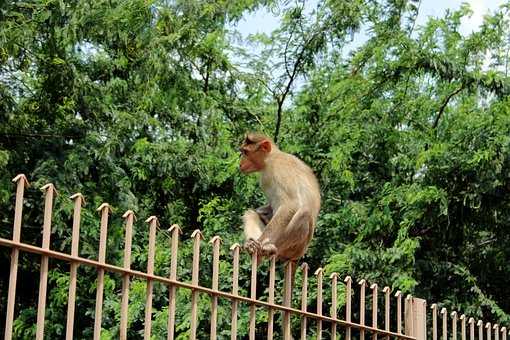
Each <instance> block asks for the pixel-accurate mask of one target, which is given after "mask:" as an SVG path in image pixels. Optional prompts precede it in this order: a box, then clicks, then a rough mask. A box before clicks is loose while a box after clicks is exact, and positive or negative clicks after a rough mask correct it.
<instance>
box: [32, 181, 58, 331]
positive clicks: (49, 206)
mask: <svg viewBox="0 0 510 340" xmlns="http://www.w3.org/2000/svg"><path fill="white" fill-rule="evenodd" d="M41 190H42V191H44V220H43V221H44V222H43V239H42V248H43V249H45V250H49V249H50V237H51V216H52V213H53V196H54V195H56V194H57V190H56V189H55V186H54V185H53V184H52V183H48V184H46V185H45V186H43V187H42V188H41ZM49 260H50V259H49V257H48V255H42V256H41V273H40V277H39V299H38V302H37V329H36V334H35V338H36V339H37V340H42V339H43V337H44V319H45V316H46V294H47V291H48V264H49Z"/></svg>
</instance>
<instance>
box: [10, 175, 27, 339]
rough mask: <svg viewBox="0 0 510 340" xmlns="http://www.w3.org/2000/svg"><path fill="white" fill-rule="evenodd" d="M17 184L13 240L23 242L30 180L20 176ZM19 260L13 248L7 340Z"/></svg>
mask: <svg viewBox="0 0 510 340" xmlns="http://www.w3.org/2000/svg"><path fill="white" fill-rule="evenodd" d="M12 181H13V182H14V183H16V203H15V208H14V225H13V228H12V229H13V234H12V240H13V241H14V242H19V241H20V240H21V216H22V212H23V194H24V192H25V188H28V186H29V184H28V180H27V178H26V177H25V175H23V174H19V175H18V176H16V177H14V179H13V180H12ZM18 259H19V249H18V248H16V247H13V248H12V251H11V267H10V272H9V293H8V296H7V313H6V317H5V339H6V340H10V339H11V338H12V325H13V322H14V305H15V303H16V281H17V278H18Z"/></svg>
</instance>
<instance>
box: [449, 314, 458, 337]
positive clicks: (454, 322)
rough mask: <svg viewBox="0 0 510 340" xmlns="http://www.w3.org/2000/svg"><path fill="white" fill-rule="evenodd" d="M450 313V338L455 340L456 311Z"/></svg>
mask: <svg viewBox="0 0 510 340" xmlns="http://www.w3.org/2000/svg"><path fill="white" fill-rule="evenodd" d="M450 315H451V317H452V340H457V312H456V311H453V312H452V313H451V314H450Z"/></svg>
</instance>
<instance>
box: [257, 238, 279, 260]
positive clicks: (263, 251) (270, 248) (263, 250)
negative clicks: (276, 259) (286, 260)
mask: <svg viewBox="0 0 510 340" xmlns="http://www.w3.org/2000/svg"><path fill="white" fill-rule="evenodd" d="M276 252H277V249H276V246H275V245H274V244H273V243H270V242H269V241H266V242H264V243H262V244H261V245H260V251H259V254H260V255H262V256H268V257H269V256H271V255H276Z"/></svg>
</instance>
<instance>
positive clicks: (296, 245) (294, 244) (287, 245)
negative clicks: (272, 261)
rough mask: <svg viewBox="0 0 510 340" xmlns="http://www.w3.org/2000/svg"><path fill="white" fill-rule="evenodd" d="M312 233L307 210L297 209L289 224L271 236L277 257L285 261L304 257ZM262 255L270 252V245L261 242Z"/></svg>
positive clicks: (310, 220)
mask: <svg viewBox="0 0 510 340" xmlns="http://www.w3.org/2000/svg"><path fill="white" fill-rule="evenodd" d="M312 232H313V222H312V217H311V214H310V212H309V211H308V210H307V209H299V210H298V211H297V212H296V213H295V214H294V215H293V216H292V218H291V219H290V221H289V223H288V224H287V225H286V226H285V227H283V228H280V229H277V230H275V233H274V234H273V235H272V236H273V237H272V244H273V247H274V248H276V249H277V252H278V257H280V258H281V259H286V260H297V259H298V258H300V257H301V256H303V255H304V253H305V251H306V249H307V247H308V243H309V242H310V240H311V237H312ZM261 247H262V250H261V251H262V254H264V252H266V251H269V252H270V251H272V247H271V245H267V246H266V244H265V243H264V242H262V244H261Z"/></svg>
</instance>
